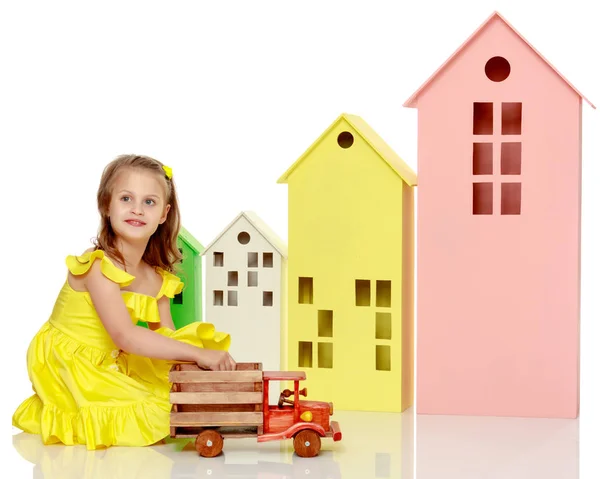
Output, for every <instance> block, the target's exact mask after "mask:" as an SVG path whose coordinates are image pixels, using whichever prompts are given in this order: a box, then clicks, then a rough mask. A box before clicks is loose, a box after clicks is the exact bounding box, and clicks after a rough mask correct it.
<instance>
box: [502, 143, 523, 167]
mask: <svg viewBox="0 0 600 479" xmlns="http://www.w3.org/2000/svg"><path fill="white" fill-rule="evenodd" d="M500 172H501V173H502V174H503V175H520V174H521V142H516V141H515V142H510V143H502V149H501V167H500Z"/></svg>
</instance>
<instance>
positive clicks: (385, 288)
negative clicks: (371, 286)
mask: <svg viewBox="0 0 600 479" xmlns="http://www.w3.org/2000/svg"><path fill="white" fill-rule="evenodd" d="M375 306H377V307H379V308H391V307H392V282H391V281H389V280H377V283H375Z"/></svg>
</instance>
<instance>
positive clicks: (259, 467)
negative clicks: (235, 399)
mask: <svg viewBox="0 0 600 479" xmlns="http://www.w3.org/2000/svg"><path fill="white" fill-rule="evenodd" d="M334 419H336V420H337V421H338V422H339V423H340V426H341V429H342V434H343V438H342V441H341V442H337V443H333V442H332V441H331V440H330V439H327V440H325V439H324V440H323V442H322V450H321V453H320V455H319V456H318V457H315V458H311V459H303V458H299V457H297V456H296V455H295V454H294V453H293V449H292V444H291V441H285V442H272V443H262V444H258V443H257V442H256V440H254V439H229V440H226V441H225V446H224V449H223V453H222V455H221V456H219V457H217V458H213V459H205V458H201V457H199V456H198V455H197V453H196V452H195V451H194V450H193V448H191V447H189V446H188V447H183V444H181V443H179V444H178V443H174V444H166V445H160V446H153V447H146V448H123V447H113V448H109V449H106V450H101V451H90V452H88V451H87V450H86V449H85V448H84V447H81V446H77V447H65V446H59V445H53V446H43V445H42V444H41V442H40V440H39V438H38V437H37V436H31V435H28V434H25V433H21V432H19V431H18V430H16V429H13V434H14V436H13V446H14V448H13V450H12V451H11V454H9V455H8V457H6V459H5V460H4V461H3V463H4V464H3V467H4V468H6V470H10V471H11V473H10V476H11V477H18V478H21V477H31V478H32V479H41V478H44V479H91V478H94V479H95V478H109V479H122V478H123V479H125V478H126V479H137V478H144V479H167V478H169V479H175V478H177V479H184V478H185V479H188V478H189V479H191V478H194V479H195V478H203V477H211V478H236V479H246V478H247V479H250V478H252V479H267V478H269V479H292V478H294V479H296V478H300V477H302V478H313V479H337V478H344V479H348V478H350V479H354V478H356V479H369V478H390V479H409V478H412V477H414V476H413V471H414V470H415V469H416V471H417V474H416V477H417V478H418V479H442V478H443V479H453V478H460V479H475V478H477V479H480V478H486V479H492V478H503V479H504V478H507V477H510V478H511V479H525V478H538V477H539V478H544V479H559V478H560V479H577V478H578V477H579V474H578V449H579V446H578V430H579V422H578V420H549V419H517V418H476V417H450V416H418V417H417V421H416V425H417V443H416V444H417V454H416V462H415V460H414V458H415V448H414V445H415V442H414V439H413V437H414V432H415V427H414V426H415V422H414V417H413V411H412V409H411V410H408V411H406V412H405V413H403V414H383V413H359V412H348V411H336V413H335V415H334ZM415 466H416V467H415Z"/></svg>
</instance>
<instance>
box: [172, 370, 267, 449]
mask: <svg viewBox="0 0 600 479" xmlns="http://www.w3.org/2000/svg"><path fill="white" fill-rule="evenodd" d="M169 381H170V382H171V383H173V386H172V387H171V393H170V401H171V404H172V409H171V419H170V423H171V424H170V425H171V437H176V438H180V437H189V438H191V437H196V436H197V435H198V434H199V433H200V431H202V430H203V429H207V428H211V429H217V430H218V431H219V433H220V434H221V435H223V436H229V437H251V436H256V435H257V434H262V432H263V409H262V408H263V375H262V364H261V363H238V364H237V368H236V370H235V371H205V370H202V369H200V368H199V367H198V366H197V365H195V364H176V365H174V366H173V368H172V369H171V371H170V373H169Z"/></svg>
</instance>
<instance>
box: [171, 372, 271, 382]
mask: <svg viewBox="0 0 600 479" xmlns="http://www.w3.org/2000/svg"><path fill="white" fill-rule="evenodd" d="M169 381H170V382H172V383H217V382H237V383H244V382H250V383H253V382H257V381H262V371H171V372H170V373H169Z"/></svg>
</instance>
